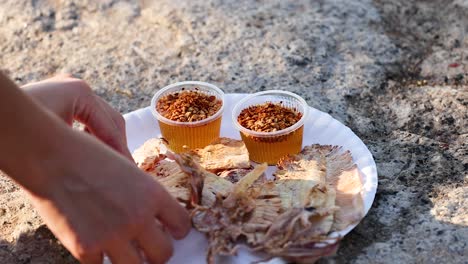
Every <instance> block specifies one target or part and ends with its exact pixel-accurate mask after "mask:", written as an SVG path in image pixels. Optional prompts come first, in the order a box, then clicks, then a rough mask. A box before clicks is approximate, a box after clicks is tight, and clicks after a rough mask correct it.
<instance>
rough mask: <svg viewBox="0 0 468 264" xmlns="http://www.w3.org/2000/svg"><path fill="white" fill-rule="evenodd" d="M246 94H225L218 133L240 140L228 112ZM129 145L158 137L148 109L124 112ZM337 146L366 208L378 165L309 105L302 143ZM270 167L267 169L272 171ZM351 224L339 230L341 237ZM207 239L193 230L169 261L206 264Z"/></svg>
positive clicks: (241, 258)
mask: <svg viewBox="0 0 468 264" xmlns="http://www.w3.org/2000/svg"><path fill="white" fill-rule="evenodd" d="M244 96H246V94H227V95H226V108H225V110H224V114H223V119H222V123H221V136H223V137H230V138H236V139H240V135H239V132H238V131H237V130H236V129H235V128H234V126H233V124H232V120H231V112H232V109H233V107H234V105H235V103H236V102H238V101H239V100H240V99H242V98H243V97H244ZM124 117H125V120H126V124H127V139H128V147H129V148H130V151H131V152H133V151H134V150H135V149H136V148H138V147H139V146H141V145H142V144H143V143H144V142H145V141H146V140H148V139H150V138H154V137H159V136H161V133H160V130H159V125H158V123H157V121H156V119H155V118H154V117H153V115H152V114H151V111H150V109H149V108H148V107H147V108H143V109H139V110H137V111H134V112H131V113H128V114H126V115H125V116H124ZM317 143H318V144H328V145H339V146H343V147H344V148H345V149H348V150H350V151H351V154H352V156H353V159H354V162H355V163H356V164H357V166H358V168H359V170H360V171H361V173H362V175H363V178H364V192H363V196H364V208H365V213H366V214H367V212H368V211H369V209H370V207H371V205H372V202H373V201H374V197H375V192H376V190H377V168H376V166H375V162H374V159H373V157H372V154H371V153H370V152H369V150H368V149H367V147H366V146H365V145H364V143H363V142H362V141H361V139H359V138H358V137H357V136H356V135H355V134H354V133H353V131H351V129H349V128H348V127H346V126H345V125H343V124H342V123H340V122H339V121H337V120H336V119H334V118H333V117H331V116H330V115H329V114H326V113H323V112H321V111H319V110H317V109H315V108H312V107H311V108H310V111H309V116H308V119H307V120H306V122H305V125H304V140H303V146H306V145H311V144H317ZM273 168H274V167H272V168H271V169H270V170H269V171H270V173H271V172H272V171H273ZM355 226H356V225H354V226H350V227H349V228H347V229H345V230H343V231H341V232H339V235H341V236H344V235H346V234H347V233H349V231H351V230H352V229H353V228H354V227H355ZM206 248H207V240H206V238H205V237H204V235H202V234H201V233H199V232H197V231H196V230H192V231H191V232H190V234H189V235H188V236H187V237H186V238H185V239H183V240H181V241H174V249H175V250H174V256H173V257H172V259H171V260H170V262H169V263H172V264H175V263H177V264H179V263H206ZM261 259H262V258H261V256H259V255H258V254H252V253H250V252H249V251H248V249H245V248H241V249H240V250H239V252H238V255H237V256H235V257H227V258H222V259H221V260H220V261H221V262H222V263H251V262H252V261H258V260H261ZM268 263H284V262H283V261H282V260H281V259H273V260H271V261H269V262H268Z"/></svg>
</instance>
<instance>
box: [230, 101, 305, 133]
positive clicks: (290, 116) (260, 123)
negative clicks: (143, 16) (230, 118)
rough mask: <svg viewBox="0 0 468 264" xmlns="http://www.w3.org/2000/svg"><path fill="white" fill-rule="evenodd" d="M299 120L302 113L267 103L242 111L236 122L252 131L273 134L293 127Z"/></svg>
mask: <svg viewBox="0 0 468 264" xmlns="http://www.w3.org/2000/svg"><path fill="white" fill-rule="evenodd" d="M301 118H302V113H300V112H298V111H297V110H296V109H291V108H287V107H284V106H282V105H281V103H279V104H278V103H271V102H267V103H264V104H260V105H253V106H250V107H248V108H246V109H244V110H242V111H241V113H240V114H239V116H238V117H237V121H238V122H239V124H240V125H241V126H243V127H245V128H247V129H250V130H253V131H257V132H275V131H278V130H282V129H285V128H288V127H290V126H292V125H294V124H295V123H297V122H298V121H299V120H300V119H301Z"/></svg>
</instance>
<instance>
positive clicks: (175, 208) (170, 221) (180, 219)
mask: <svg viewBox="0 0 468 264" xmlns="http://www.w3.org/2000/svg"><path fill="white" fill-rule="evenodd" d="M157 186H158V189H157V191H156V196H157V197H155V201H156V208H155V209H156V217H157V218H158V219H159V220H160V221H161V222H162V223H163V224H164V225H165V226H166V227H167V228H168V229H169V232H170V233H171V235H172V236H173V237H174V238H176V239H181V238H184V237H185V236H186V235H187V234H188V232H189V231H190V227H191V222H190V217H189V214H188V212H187V210H185V208H183V207H182V206H180V204H179V203H178V202H177V200H176V199H174V198H173V197H172V196H171V195H170V194H169V193H168V192H167V191H166V190H165V189H164V187H162V186H161V185H159V184H157Z"/></svg>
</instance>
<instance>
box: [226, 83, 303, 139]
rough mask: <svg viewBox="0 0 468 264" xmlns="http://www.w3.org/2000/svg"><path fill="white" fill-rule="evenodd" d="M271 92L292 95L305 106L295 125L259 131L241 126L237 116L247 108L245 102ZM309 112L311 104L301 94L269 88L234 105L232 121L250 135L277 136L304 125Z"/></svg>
mask: <svg viewBox="0 0 468 264" xmlns="http://www.w3.org/2000/svg"><path fill="white" fill-rule="evenodd" d="M269 94H271V95H275V94H282V95H288V96H290V97H293V98H295V99H297V100H298V101H299V102H300V104H301V105H302V106H303V107H304V113H303V115H302V117H301V119H299V121H297V122H296V123H295V124H294V125H292V126H290V127H287V128H285V129H281V130H278V131H274V132H258V131H253V130H250V129H248V128H245V127H243V126H241V124H239V122H238V121H237V117H238V116H239V114H240V112H241V111H242V110H243V109H245V108H247V107H243V104H244V103H245V102H247V101H248V100H250V99H252V98H254V97H258V96H262V95H269ZM265 102H266V101H265ZM241 108H242V109H241ZM308 113H309V105H308V104H307V102H306V101H305V100H304V99H303V98H302V97H300V96H299V95H297V94H295V93H291V92H287V91H282V90H268V91H263V92H258V93H254V94H251V95H248V96H246V97H245V98H244V99H242V100H240V101H239V102H238V103H237V104H236V105H235V106H234V109H233V111H232V121H233V123H234V125H235V126H236V128H237V129H238V130H239V131H241V132H243V133H244V134H248V135H250V136H256V137H275V136H282V135H286V134H289V133H291V132H293V131H295V130H296V129H298V128H300V127H301V126H302V125H304V122H305V120H306V118H307V114H308Z"/></svg>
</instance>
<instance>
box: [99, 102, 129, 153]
mask: <svg viewBox="0 0 468 264" xmlns="http://www.w3.org/2000/svg"><path fill="white" fill-rule="evenodd" d="M96 98H97V101H98V102H99V103H100V104H101V106H102V107H103V109H104V110H105V111H106V112H107V113H108V115H109V117H110V118H111V119H112V121H113V122H114V124H115V127H116V128H117V132H118V133H117V136H118V138H119V139H118V142H119V145H120V149H119V152H120V153H122V154H123V155H124V156H126V157H128V158H129V159H130V160H132V161H133V157H132V154H131V153H130V151H129V150H128V147H127V131H126V129H125V119H124V118H123V117H122V115H121V114H120V113H119V112H117V111H116V110H115V109H114V108H112V107H111V106H110V105H109V104H108V103H107V102H106V101H104V100H103V99H102V98H100V97H96Z"/></svg>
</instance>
